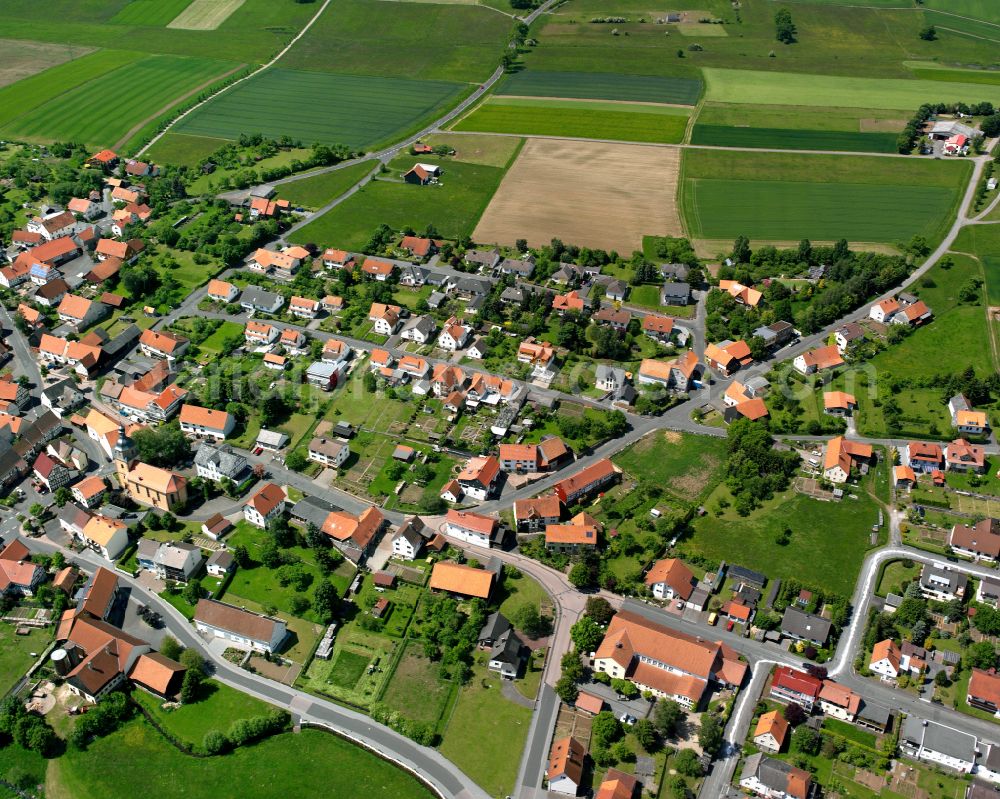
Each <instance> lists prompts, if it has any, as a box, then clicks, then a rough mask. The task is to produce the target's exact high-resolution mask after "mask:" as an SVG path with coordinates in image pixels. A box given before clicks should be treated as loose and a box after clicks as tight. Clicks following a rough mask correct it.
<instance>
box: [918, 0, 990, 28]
mask: <svg viewBox="0 0 1000 799" xmlns="http://www.w3.org/2000/svg"><path fill="white" fill-rule="evenodd" d="M923 5H924V8H929V9H934V10H935V11H950V12H951V13H952V14H958V15H959V16H962V17H975V18H976V19H981V20H983V21H985V22H992V23H994V24H995V25H1000V6H997V4H996V3H995V2H994V1H993V0H924V3H923Z"/></svg>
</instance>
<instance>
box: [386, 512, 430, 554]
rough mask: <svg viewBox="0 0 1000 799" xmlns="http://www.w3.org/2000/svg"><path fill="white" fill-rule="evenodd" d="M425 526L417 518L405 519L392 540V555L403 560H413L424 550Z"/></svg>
mask: <svg viewBox="0 0 1000 799" xmlns="http://www.w3.org/2000/svg"><path fill="white" fill-rule="evenodd" d="M426 529H427V525H425V524H424V521H423V519H421V518H420V517H419V516H414V517H412V518H410V519H407V520H406V522H405V523H404V524H403V526H402V527H400V528H399V530H397V531H396V535H395V536H393V539H392V554H393V555H394V556H395V557H397V558H403V559H404V560H414V559H415V558H416V557H417V556H418V555H419V554H420V551H421V550H422V549H423V548H424V538H425V537H424V532H425V530H426Z"/></svg>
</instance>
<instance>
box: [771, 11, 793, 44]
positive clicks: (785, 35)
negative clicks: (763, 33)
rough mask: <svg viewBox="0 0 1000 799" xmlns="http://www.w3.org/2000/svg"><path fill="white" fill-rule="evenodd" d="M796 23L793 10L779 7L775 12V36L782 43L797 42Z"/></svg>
mask: <svg viewBox="0 0 1000 799" xmlns="http://www.w3.org/2000/svg"><path fill="white" fill-rule="evenodd" d="M797 32H798V31H797V30H796V29H795V23H794V22H792V12H791V11H789V10H788V9H787V8H779V9H778V10H777V11H776V12H775V14H774V37H775V38H776V39H777V40H778V41H779V42H781V43H782V44H795V34H796V33H797Z"/></svg>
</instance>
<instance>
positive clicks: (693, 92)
mask: <svg viewBox="0 0 1000 799" xmlns="http://www.w3.org/2000/svg"><path fill="white" fill-rule="evenodd" d="M701 88H702V83H701V81H700V80H698V79H697V78H679V77H678V78H671V77H663V76H656V75H620V74H617V73H600V72H542V71H536V70H531V69H529V70H524V71H521V72H515V73H513V74H511V75H508V76H507V77H505V78H504V79H503V80H502V81H501V82H500V84H499V86H498V87H497V94H499V95H511V96H516V97H576V98H579V99H593V100H630V101H632V102H636V103H674V104H679V105H695V104H696V103H697V102H698V97H699V96H700V95H701Z"/></svg>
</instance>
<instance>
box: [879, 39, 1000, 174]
mask: <svg viewBox="0 0 1000 799" xmlns="http://www.w3.org/2000/svg"><path fill="white" fill-rule="evenodd" d="M936 37H937V31H936V30H935V29H934V26H933V25H930V26H927V27H925V28H923V29H922V30H921V31H920V38H922V39H930V40H933V39H934V38H936ZM938 114H964V115H967V116H968V115H971V116H985V117H986V119H985V120H983V125H982V129H983V133H985V134H986V135H987V136H996V135H998V134H1000V114H997V113H996V109H995V108H994V107H993V103H991V102H986V101H984V102H980V103H972V104H971V105H970V104H968V103H924V104H923V105H922V106H920V108H918V109H917V110H916V111H914V112H913V116H912V117H910V120H909V122H907V123H906V127H905V128H903V132H902V133H900V134H899V137H898V138H897V139H896V149H898V150H899V152H901V153H904V154H906V153H911V152H913V148H914V147H915V146H916V144H917V141H918V140H919V139H920V137H921V136H923V131H924V125H926V124H927V121H928V120H929V119H930V118H931V117H933V116H936V115H938ZM990 120H995V122H991V121H990ZM994 126H995V130H994ZM987 128H989V129H990V130H991V131H993V132H988V131H987Z"/></svg>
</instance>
